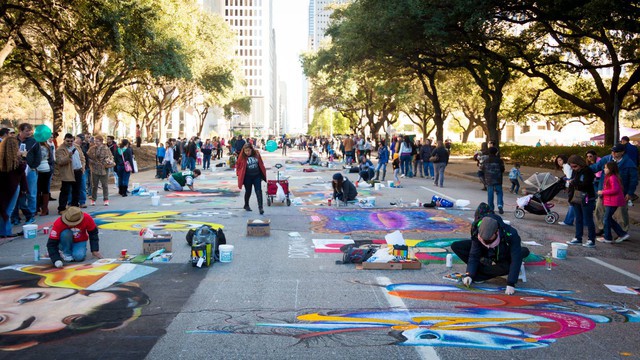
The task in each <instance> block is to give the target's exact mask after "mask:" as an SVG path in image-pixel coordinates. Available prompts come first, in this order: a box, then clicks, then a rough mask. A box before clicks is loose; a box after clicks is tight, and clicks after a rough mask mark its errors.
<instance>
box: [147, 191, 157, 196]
mask: <svg viewBox="0 0 640 360" xmlns="http://www.w3.org/2000/svg"><path fill="white" fill-rule="evenodd" d="M149 195H151V196H157V195H158V190H149Z"/></svg>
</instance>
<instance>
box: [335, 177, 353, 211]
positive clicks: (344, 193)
mask: <svg viewBox="0 0 640 360" xmlns="http://www.w3.org/2000/svg"><path fill="white" fill-rule="evenodd" d="M331 184H332V186H333V198H334V199H335V200H336V201H338V200H340V201H342V202H343V203H345V204H346V203H347V201H352V200H355V199H356V196H358V190H356V187H355V185H353V183H352V182H351V181H349V179H347V178H346V177H344V176H342V174H340V173H335V174H333V181H332V183H331Z"/></svg>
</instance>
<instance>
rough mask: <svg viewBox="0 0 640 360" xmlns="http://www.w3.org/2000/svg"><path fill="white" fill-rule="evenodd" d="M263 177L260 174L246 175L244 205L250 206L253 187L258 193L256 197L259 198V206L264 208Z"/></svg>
mask: <svg viewBox="0 0 640 360" xmlns="http://www.w3.org/2000/svg"><path fill="white" fill-rule="evenodd" d="M261 183H262V178H261V177H260V176H259V175H258V176H254V177H252V176H246V175H245V177H244V205H245V206H249V200H250V199H251V188H253V189H254V191H255V193H256V199H258V207H259V208H261V209H262V187H261Z"/></svg>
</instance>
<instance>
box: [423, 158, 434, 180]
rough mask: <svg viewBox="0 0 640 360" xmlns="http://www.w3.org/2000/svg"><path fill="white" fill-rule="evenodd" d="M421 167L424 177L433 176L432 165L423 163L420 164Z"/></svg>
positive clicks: (426, 162)
mask: <svg viewBox="0 0 640 360" xmlns="http://www.w3.org/2000/svg"><path fill="white" fill-rule="evenodd" d="M422 167H423V168H424V176H435V175H436V174H435V172H434V171H433V163H432V162H431V161H424V162H423V163H422Z"/></svg>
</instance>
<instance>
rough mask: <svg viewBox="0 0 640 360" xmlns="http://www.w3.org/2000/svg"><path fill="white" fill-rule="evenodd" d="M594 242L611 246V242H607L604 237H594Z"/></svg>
mask: <svg viewBox="0 0 640 360" xmlns="http://www.w3.org/2000/svg"><path fill="white" fill-rule="evenodd" d="M596 241H599V242H601V243H605V244H611V243H612V242H613V240H607V239H605V238H604V237H601V236H598V237H596Z"/></svg>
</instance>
